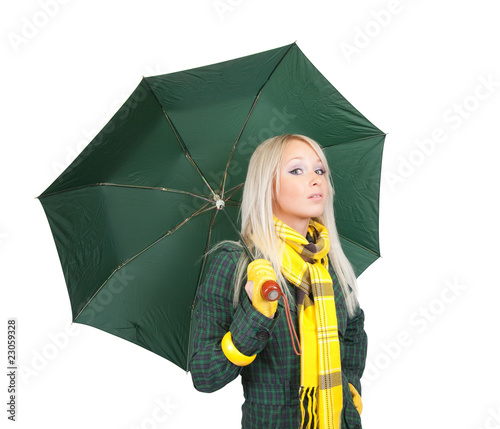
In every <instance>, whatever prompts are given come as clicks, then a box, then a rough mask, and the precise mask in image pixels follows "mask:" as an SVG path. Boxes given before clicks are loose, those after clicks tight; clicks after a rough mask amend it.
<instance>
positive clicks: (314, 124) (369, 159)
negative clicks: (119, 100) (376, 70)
mask: <svg viewBox="0 0 500 429" xmlns="http://www.w3.org/2000/svg"><path fill="white" fill-rule="evenodd" d="M285 133H296V134H304V135H307V136H309V137H311V138H313V139H315V140H316V141H318V142H319V143H320V144H321V145H322V146H323V147H324V150H325V153H326V156H327V158H328V162H329V164H330V167H331V170H332V172H333V180H334V186H335V190H336V200H335V212H336V220H337V225H338V231H339V234H340V235H341V240H342V246H343V249H344V251H345V254H346V256H347V257H348V259H349V260H350V261H351V263H352V265H353V266H354V270H355V272H356V274H357V275H359V274H360V273H361V272H363V270H365V269H366V268H367V267H368V266H369V265H370V264H371V263H372V262H373V261H375V260H376V259H377V258H378V257H379V244H378V206H379V189H380V169H381V160H382V149H383V143H384V139H385V134H384V133H383V132H382V131H380V130H379V129H378V128H377V127H375V126H374V125H373V124H372V123H371V122H370V121H368V120H367V119H366V118H365V117H364V116H363V115H361V113H359V112H358V111H357V110H356V109H355V108H354V107H353V106H352V105H351V104H350V103H349V102H348V101H347V100H346V99H345V98H344V97H343V96H342V95H341V94H340V93H339V92H338V91H337V90H336V89H335V88H334V87H333V86H332V85H331V84H330V83H329V82H328V81H327V80H326V79H325V78H324V77H323V75H321V73H320V72H319V71H318V70H317V69H316V68H315V67H314V66H313V65H312V64H311V62H310V61H309V60H308V59H307V58H306V57H305V56H304V54H303V53H302V52H301V51H300V49H299V48H298V47H297V45H296V44H295V43H294V44H291V45H288V46H284V47H281V48H277V49H273V50H270V51H266V52H262V53H259V54H255V55H250V56H246V57H243V58H238V59H234V60H231V61H226V62H222V63H219V64H214V65H210V66H206V67H200V68H196V69H192V70H187V71H182V72H177V73H171V74H166V75H160V76H151V77H146V78H143V79H142V81H141V82H140V84H139V86H138V87H137V88H136V90H135V91H134V92H133V93H132V95H131V96H130V97H129V98H128V100H127V101H126V102H125V104H124V105H123V106H122V107H121V108H120V109H119V110H118V112H117V113H116V114H115V115H114V116H113V118H112V119H111V120H110V121H109V122H108V124H107V125H106V126H105V127H104V128H103V129H102V131H101V132H100V133H99V134H98V135H97V136H96V137H95V138H94V139H93V140H92V142H90V144H89V145H88V146H87V147H86V148H85V149H84V150H83V151H82V153H81V154H80V155H79V156H78V157H77V158H76V159H75V161H74V162H73V163H72V164H71V165H70V166H69V167H68V168H67V169H66V170H65V171H64V172H63V173H62V174H61V175H60V176H59V177H58V178H57V179H56V180H55V181H54V183H52V184H51V185H50V186H49V187H48V188H47V189H46V190H45V191H44V192H43V193H42V194H41V195H40V196H39V197H38V198H39V200H40V202H41V204H42V206H43V208H44V210H45V214H46V216H47V218H48V221H49V225H50V228H51V231H52V234H53V237H54V240H55V243H56V246H57V251H58V254H59V258H60V261H61V265H62V268H63V272H64V277H65V280H66V285H67V288H68V292H69V297H70V302H71V309H72V313H73V321H74V322H77V323H83V324H87V325H90V326H94V327H96V328H99V329H101V330H103V331H106V332H109V333H111V334H114V335H117V336H119V337H121V338H124V339H126V340H129V341H131V342H133V343H135V344H137V345H140V346H142V347H144V348H146V349H148V350H151V351H152V352H154V353H157V354H158V355H160V356H163V357H165V358H166V359H168V360H170V361H172V362H173V363H175V364H176V365H178V366H180V367H181V368H183V369H188V348H189V333H190V325H191V312H192V308H193V305H194V300H195V296H196V290H197V287H198V285H199V283H200V281H201V278H202V276H203V273H204V269H205V266H206V264H205V262H206V261H205V259H206V258H205V257H204V254H205V252H206V251H207V249H209V247H210V246H211V245H213V244H214V243H216V242H219V241H220V240H223V239H234V240H237V239H238V235H237V233H236V232H235V230H234V228H233V226H232V225H231V222H230V221H228V218H227V217H226V216H223V215H221V214H220V213H221V211H219V210H217V209H218V208H221V206H222V201H223V202H224V205H225V208H224V210H223V211H225V212H226V214H227V215H228V216H229V218H230V219H234V221H236V220H237V218H238V209H239V203H240V201H241V195H242V186H243V182H244V178H245V174H246V170H247V165H248V160H249V157H250V156H251V154H252V152H253V150H254V149H255V147H256V146H257V145H258V144H259V143H260V142H261V141H263V140H265V139H266V138H268V137H271V136H274V135H278V134H285ZM217 206H219V207H217Z"/></svg>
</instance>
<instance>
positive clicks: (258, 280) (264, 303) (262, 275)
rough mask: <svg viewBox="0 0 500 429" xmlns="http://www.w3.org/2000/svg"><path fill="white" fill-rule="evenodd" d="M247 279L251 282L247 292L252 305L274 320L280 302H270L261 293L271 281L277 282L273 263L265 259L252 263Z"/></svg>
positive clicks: (247, 284)
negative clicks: (264, 286) (263, 287)
mask: <svg viewBox="0 0 500 429" xmlns="http://www.w3.org/2000/svg"><path fill="white" fill-rule="evenodd" d="M247 278H248V279H249V281H248V282H247V283H246V285H245V290H246V292H247V294H248V296H249V298H250V301H251V302H252V305H253V306H254V308H256V309H257V310H258V311H259V312H261V313H262V314H263V315H264V316H266V317H269V318H270V319H272V318H273V317H274V314H275V313H276V309H277V308H278V301H277V300H275V301H268V300H267V299H265V298H264V297H263V296H262V293H261V289H262V286H263V285H264V283H266V282H268V281H270V280H271V281H273V282H276V273H275V272H274V270H273V268H272V266H271V262H269V261H267V260H265V259H256V260H255V261H252V262H250V264H248V267H247Z"/></svg>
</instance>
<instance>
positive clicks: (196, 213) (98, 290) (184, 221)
mask: <svg viewBox="0 0 500 429" xmlns="http://www.w3.org/2000/svg"><path fill="white" fill-rule="evenodd" d="M208 205H209V204H205V205H204V206H203V207H201V208H200V209H199V210H197V211H196V212H194V213H193V214H192V215H191V216H188V217H187V218H186V219H184V220H183V221H182V222H180V223H179V224H177V225H176V226H174V227H173V228H172V229H171V230H169V231H167V232H166V233H165V234H163V235H162V236H161V237H160V238H158V239H157V240H156V241H154V242H153V243H151V244H150V245H149V246H146V247H145V248H144V249H142V250H141V251H140V252H138V253H137V254H135V255H134V256H132V257H130V258H128V259H127V260H126V261H124V262H122V263H121V264H120V265H118V267H116V268H115V269H114V270H113V272H112V273H111V274H110V275H109V276H108V278H107V279H106V280H104V282H103V284H102V285H101V286H100V287H99V289H97V290H96V291H95V293H94V295H92V297H91V298H90V299H89V300H88V302H87V303H86V304H85V306H84V307H83V308H82V309H81V310H80V312H79V313H78V314H77V315H76V317H75V318H74V319H73V321H76V319H78V317H79V316H80V314H82V312H83V311H84V310H85V309H86V308H87V306H88V305H89V304H90V303H91V302H92V300H93V299H94V298H95V296H96V295H97V294H98V293H99V292H100V290H101V289H102V288H103V287H104V285H105V284H106V283H107V282H108V280H109V279H110V278H111V277H112V276H113V275H114V274H115V273H116V272H117V271H118V270H120V269H122V268H123V267H124V266H125V265H127V264H128V263H129V262H131V261H133V260H134V259H135V258H137V257H138V256H139V255H140V254H142V253H144V252H145V251H146V250H148V249H150V248H151V247H152V246H154V245H155V244H156V243H158V242H159V241H160V240H163V239H164V238H165V237H167V236H169V235H170V234H172V233H174V232H175V231H177V230H178V229H179V228H180V227H181V226H182V225H184V224H185V223H186V222H188V221H190V220H191V219H192V218H193V217H195V216H198V215H200V214H201V213H204V212H205V211H207V210H206V207H207V206H208ZM210 208H213V206H212V207H210Z"/></svg>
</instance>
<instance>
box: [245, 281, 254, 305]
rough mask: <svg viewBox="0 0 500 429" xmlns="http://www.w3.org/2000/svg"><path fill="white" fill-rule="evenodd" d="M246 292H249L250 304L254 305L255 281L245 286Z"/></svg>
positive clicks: (248, 282)
mask: <svg viewBox="0 0 500 429" xmlns="http://www.w3.org/2000/svg"><path fill="white" fill-rule="evenodd" d="M245 290H246V291H247V295H248V298H250V302H251V303H253V281H252V280H249V281H247V284H246V285H245Z"/></svg>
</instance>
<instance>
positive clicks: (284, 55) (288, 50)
mask: <svg viewBox="0 0 500 429" xmlns="http://www.w3.org/2000/svg"><path fill="white" fill-rule="evenodd" d="M294 46H297V44H296V43H295V42H294V43H292V44H291V45H290V47H289V48H288V49H287V51H286V52H285V53H284V54H283V56H282V57H281V59H280V60H279V61H278V63H277V64H276V65H275V66H274V68H273V70H272V71H271V73H269V76H268V77H267V79H266V81H265V82H264V83H263V84H262V86H261V87H260V89H259V92H258V93H257V95H256V96H255V100H254V102H253V104H252V107H251V108H250V111H249V112H248V115H247V117H246V119H245V122H244V123H243V126H242V127H241V130H240V132H239V134H238V137H236V140H235V142H234V144H233V147H232V149H231V153H230V154H229V157H228V159H227V163H226V169H225V171H224V177H223V178H222V182H221V184H220V187H219V195H220V196H221V198H222V199H224V186H225V184H226V178H227V172H228V170H229V164H230V163H231V161H232V159H233V155H234V152H235V150H236V146H237V144H238V142H239V141H240V137H241V135H242V134H243V131H244V130H245V127H246V125H247V122H248V120H249V119H250V115H251V114H252V112H253V109H254V107H255V105H256V104H257V100H258V99H259V97H260V94H261V93H262V90H263V89H264V87H265V86H266V84H267V82H269V79H271V76H272V75H273V74H274V72H275V71H276V69H277V68H278V67H279V65H280V64H281V62H282V61H283V59H284V58H285V57H286V56H287V55H288V53H289V52H290V50H291V49H292V48H293V47H294Z"/></svg>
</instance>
